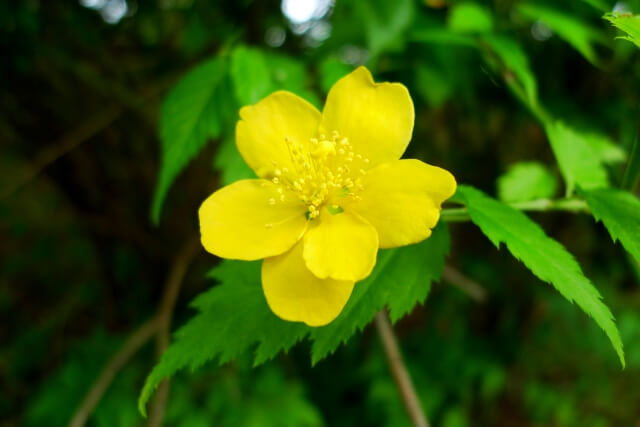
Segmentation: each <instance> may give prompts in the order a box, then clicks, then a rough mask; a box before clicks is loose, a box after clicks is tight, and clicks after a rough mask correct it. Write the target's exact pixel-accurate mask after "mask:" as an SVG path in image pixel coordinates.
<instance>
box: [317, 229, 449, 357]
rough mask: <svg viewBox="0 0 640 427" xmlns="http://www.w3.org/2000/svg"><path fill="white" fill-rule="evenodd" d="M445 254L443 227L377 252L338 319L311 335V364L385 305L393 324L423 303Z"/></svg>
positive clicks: (447, 239)
mask: <svg viewBox="0 0 640 427" xmlns="http://www.w3.org/2000/svg"><path fill="white" fill-rule="evenodd" d="M448 253H449V232H448V229H447V227H446V225H445V224H440V225H439V226H438V227H437V228H436V229H435V230H434V231H433V234H432V236H431V237H430V238H428V239H427V240H425V241H423V242H421V243H418V244H416V245H412V246H406V247H403V248H397V249H389V250H385V251H381V252H380V253H379V254H378V261H377V263H376V267H375V269H374V270H373V272H372V273H371V276H369V277H368V278H367V279H365V280H364V281H362V282H360V283H358V284H357V285H356V287H355V288H354V290H353V294H352V295H351V298H350V299H349V302H348V303H347V305H346V306H345V308H344V310H343V311H342V313H341V314H340V316H339V317H338V318H337V319H336V320H334V321H333V322H332V323H330V324H329V325H327V326H323V327H321V328H316V329H314V330H313V331H312V333H311V338H312V340H313V348H312V350H311V358H312V363H314V364H315V363H317V362H318V361H320V360H322V359H323V358H325V357H326V356H327V355H328V354H330V353H332V352H334V351H335V350H336V348H338V347H339V346H340V344H341V343H343V342H346V340H347V339H348V338H350V337H351V336H352V335H353V334H354V333H355V332H356V330H362V329H363V328H364V327H365V326H366V325H367V324H369V322H371V319H373V316H374V315H375V314H376V313H377V312H378V311H380V310H382V308H384V306H385V305H388V307H389V311H390V313H389V314H390V317H391V320H392V321H393V322H395V321H397V320H398V319H399V318H401V317H402V316H403V315H405V314H406V313H408V312H410V311H411V309H413V307H414V306H415V304H416V303H418V302H420V303H422V302H424V299H425V298H426V297H427V294H428V293H429V290H430V289H431V282H432V281H437V280H439V279H440V276H441V275H442V269H443V268H444V259H445V256H446V255H447V254H448Z"/></svg>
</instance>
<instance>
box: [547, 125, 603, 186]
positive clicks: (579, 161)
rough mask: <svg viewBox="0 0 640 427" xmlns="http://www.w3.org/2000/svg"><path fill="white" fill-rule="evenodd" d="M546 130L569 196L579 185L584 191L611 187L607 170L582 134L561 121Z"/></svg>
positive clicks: (548, 126)
mask: <svg viewBox="0 0 640 427" xmlns="http://www.w3.org/2000/svg"><path fill="white" fill-rule="evenodd" d="M545 130H546V132H547V136H548V138H549V142H550V143H551V148H552V149H553V153H554V154H555V156H556V159H557V160H558V164H559V165H560V170H561V171H562V175H563V176H564V179H565V181H566V184H567V194H572V193H573V190H574V189H575V186H576V185H579V186H580V187H581V188H584V189H592V188H598V187H607V186H608V185H609V180H608V177H607V171H606V170H605V169H604V167H603V165H602V163H601V160H600V159H599V158H598V155H597V154H596V153H595V152H594V150H593V149H592V148H591V146H590V144H589V142H587V141H586V138H585V137H584V135H583V134H581V133H579V132H578V131H576V130H575V129H572V128H570V127H569V126H567V125H565V124H564V123H563V122H561V121H556V122H549V123H547V124H546V126H545Z"/></svg>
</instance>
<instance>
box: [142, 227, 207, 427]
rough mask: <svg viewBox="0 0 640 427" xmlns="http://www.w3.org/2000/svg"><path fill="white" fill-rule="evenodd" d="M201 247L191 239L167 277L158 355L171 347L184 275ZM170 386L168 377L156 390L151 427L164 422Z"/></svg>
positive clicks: (160, 313)
mask: <svg viewBox="0 0 640 427" xmlns="http://www.w3.org/2000/svg"><path fill="white" fill-rule="evenodd" d="M199 248H200V244H199V240H198V239H197V238H192V239H190V240H189V241H188V242H187V243H186V244H185V245H184V247H183V248H182V250H181V251H180V252H179V254H178V257H177V258H176V259H175V261H174V262H173V265H172V266H171V270H170V273H169V277H168V278H167V282H166V285H165V288H164V295H163V296H162V305H161V306H160V312H159V313H158V319H159V322H160V324H159V325H158V326H159V327H158V333H157V346H156V351H157V353H158V356H159V355H161V354H162V353H164V351H165V350H166V349H167V347H169V341H170V334H171V319H172V317H173V308H174V307H175V305H176V300H177V299H178V294H179V292H180V286H181V285H182V282H183V279H184V276H185V275H186V273H187V269H188V267H189V265H190V264H191V262H192V261H193V259H194V258H195V257H196V255H197V254H198V249H199ZM169 387H170V383H169V380H168V379H165V380H164V381H162V383H160V386H159V387H158V391H157V392H156V395H155V398H154V400H153V403H152V405H151V411H150V414H149V424H148V425H149V426H150V427H157V426H160V425H161V424H162V420H163V418H164V413H165V410H166V407H167V400H168V398H169Z"/></svg>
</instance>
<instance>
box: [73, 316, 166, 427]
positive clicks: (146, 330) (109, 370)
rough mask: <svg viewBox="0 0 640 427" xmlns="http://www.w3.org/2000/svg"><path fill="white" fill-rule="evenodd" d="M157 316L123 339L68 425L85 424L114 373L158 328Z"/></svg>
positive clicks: (77, 425) (75, 426)
mask: <svg viewBox="0 0 640 427" xmlns="http://www.w3.org/2000/svg"><path fill="white" fill-rule="evenodd" d="M158 325H159V322H158V318H157V317H155V316H154V317H152V318H151V319H149V320H147V321H146V322H145V323H144V324H142V325H141V326H140V327H138V329H136V330H135V331H134V332H133V333H132V334H131V336H130V337H129V338H128V339H127V341H125V343H124V344H123V345H122V347H121V348H120V350H118V352H117V353H116V354H115V355H114V356H113V357H112V358H111V360H109V362H108V363H107V364H106V365H105V367H104V368H103V369H102V372H101V373H100V376H99V377H98V378H97V379H96V380H95V382H94V383H93V385H92V386H91V388H90V389H89V391H88V392H87V394H86V396H85V398H84V400H83V401H82V403H81V404H80V406H79V407H78V409H77V410H76V412H75V413H74V415H73V418H72V419H71V421H70V422H69V427H82V426H84V425H85V424H86V422H87V419H88V418H89V415H91V412H93V410H94V409H95V407H96V405H97V404H98V402H100V399H101V398H102V395H103V394H104V392H105V391H107V388H108V387H109V385H110V384H111V381H113V378H114V377H115V375H116V374H117V373H118V372H119V371H120V370H121V369H122V368H123V367H124V365H125V364H126V363H127V362H128V361H129V359H131V358H132V357H133V355H134V354H136V353H137V352H138V350H140V348H141V347H142V346H143V345H144V344H145V343H146V342H147V341H149V339H151V337H152V336H153V334H154V333H155V332H156V331H157V330H158Z"/></svg>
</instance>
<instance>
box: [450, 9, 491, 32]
mask: <svg viewBox="0 0 640 427" xmlns="http://www.w3.org/2000/svg"><path fill="white" fill-rule="evenodd" d="M447 25H448V27H449V29H451V31H455V32H458V33H489V32H491V31H492V30H493V17H492V16H491V13H490V12H489V11H488V10H487V9H486V8H484V7H483V6H480V5H479V4H477V3H470V2H469V3H458V4H456V5H455V6H454V7H452V8H451V11H450V12H449V16H448V18H447Z"/></svg>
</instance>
